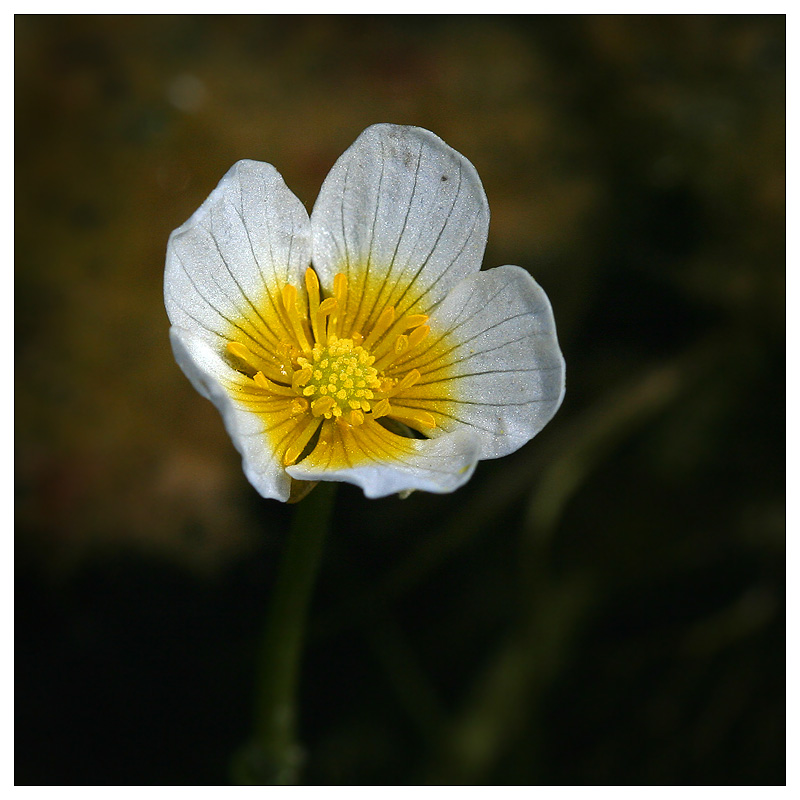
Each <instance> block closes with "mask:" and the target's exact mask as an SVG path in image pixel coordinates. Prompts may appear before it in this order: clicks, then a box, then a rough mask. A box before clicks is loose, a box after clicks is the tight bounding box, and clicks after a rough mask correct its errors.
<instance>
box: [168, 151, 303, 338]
mask: <svg viewBox="0 0 800 800" xmlns="http://www.w3.org/2000/svg"><path fill="white" fill-rule="evenodd" d="M310 256H311V240H310V223H309V219H308V214H307V213H306V210H305V208H304V207H303V204H302V203H301V202H300V201H299V200H298V199H297V198H296V197H295V196H294V195H293V194H292V193H291V192H290V191H289V189H288V188H287V186H286V184H285V183H284V181H283V178H281V176H280V175H279V173H278V171H277V170H276V169H275V167H273V166H272V165H271V164H265V163H262V162H260V161H238V162H237V163H236V164H234V165H233V167H231V169H230V170H228V172H227V173H226V175H225V177H223V179H222V180H221V181H220V182H219V185H218V186H217V188H216V189H214V191H213V192H212V193H211V194H210V195H209V196H208V198H207V199H206V200H205V202H204V203H203V205H201V206H200V208H199V209H198V210H197V211H196V212H195V213H194V214H193V215H192V216H191V218H190V219H189V220H188V221H187V222H186V223H184V224H183V225H181V227H180V228H177V229H176V230H174V231H173V232H172V235H171V236H170V239H169V244H168V246H167V265H166V271H165V275H164V298H165V302H166V307H167V314H168V315H169V318H170V321H171V322H172V324H173V325H178V326H180V327H182V328H185V329H186V330H190V331H192V332H194V333H196V334H198V335H202V336H204V337H205V338H209V339H213V338H215V337H216V336H221V337H223V338H225V333H226V331H230V329H231V326H236V327H238V326H240V325H241V324H242V321H243V320H244V321H248V320H251V321H252V329H253V330H254V331H256V333H255V334H252V335H256V336H260V335H262V334H263V332H264V328H265V323H264V322H263V320H261V319H260V315H259V313H258V309H259V307H260V306H262V304H263V303H265V302H269V299H268V297H269V296H275V297H277V295H276V294H275V293H276V292H277V291H279V284H282V283H284V282H287V281H288V282H291V283H294V284H295V285H296V286H302V275H303V273H304V272H305V269H306V268H307V267H308V265H309V263H310ZM245 324H246V322H245Z"/></svg>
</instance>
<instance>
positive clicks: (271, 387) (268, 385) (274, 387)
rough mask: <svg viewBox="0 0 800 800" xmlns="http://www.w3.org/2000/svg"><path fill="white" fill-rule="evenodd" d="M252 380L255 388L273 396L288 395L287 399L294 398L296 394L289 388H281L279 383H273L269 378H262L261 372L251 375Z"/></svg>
mask: <svg viewBox="0 0 800 800" xmlns="http://www.w3.org/2000/svg"><path fill="white" fill-rule="evenodd" d="M253 380H254V381H255V384H256V386H258V387H259V388H261V389H265V390H266V391H268V392H272V393H273V394H282V395H288V396H289V397H294V396H295V394H296V393H295V391H294V389H292V387H291V386H283V385H282V384H280V383H275V382H273V381H271V380H270V379H269V378H266V377H264V373H263V372H256V374H255V375H253Z"/></svg>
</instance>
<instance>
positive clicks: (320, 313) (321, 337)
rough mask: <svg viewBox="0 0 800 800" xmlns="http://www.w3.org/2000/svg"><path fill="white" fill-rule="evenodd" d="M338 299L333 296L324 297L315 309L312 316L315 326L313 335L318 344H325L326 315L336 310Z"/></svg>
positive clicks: (326, 338)
mask: <svg viewBox="0 0 800 800" xmlns="http://www.w3.org/2000/svg"><path fill="white" fill-rule="evenodd" d="M338 304H339V301H338V300H337V299H336V298H335V297H326V298H325V299H324V300H323V301H322V302H321V303H320V304H319V308H318V309H317V312H316V314H315V315H314V318H315V319H316V324H317V327H316V329H315V331H314V336H315V338H316V340H317V342H318V343H319V344H326V343H327V341H328V317H329V316H330V315H331V314H333V312H334V311H336V308H337V306H338Z"/></svg>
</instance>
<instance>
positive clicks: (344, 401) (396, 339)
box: [227, 268, 436, 465]
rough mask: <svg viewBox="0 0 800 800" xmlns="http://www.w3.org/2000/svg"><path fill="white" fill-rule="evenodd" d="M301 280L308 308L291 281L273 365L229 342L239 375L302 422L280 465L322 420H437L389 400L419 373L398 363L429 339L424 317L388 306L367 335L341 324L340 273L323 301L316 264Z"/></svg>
mask: <svg viewBox="0 0 800 800" xmlns="http://www.w3.org/2000/svg"><path fill="white" fill-rule="evenodd" d="M305 284H306V289H307V292H308V306H307V307H306V306H305V304H302V306H301V305H300V304H299V303H298V292H297V288H296V287H295V286H292V285H291V284H287V285H286V286H284V287H283V289H282V292H281V300H282V308H281V309H280V310H281V312H282V314H281V317H282V324H283V327H284V328H285V330H286V331H287V332H288V334H289V337H288V340H286V341H283V342H281V343H280V346H279V348H278V350H279V352H276V353H275V354H274V355H275V357H276V359H277V360H278V362H279V363H278V364H277V365H276V364H275V363H274V362H273V363H272V364H270V363H267V362H266V361H263V359H261V358H259V357H257V356H256V355H255V354H254V353H253V352H252V351H251V350H250V349H249V348H248V347H247V346H245V345H244V344H242V343H241V342H229V343H228V345H227V351H228V354H229V356H233V357H234V366H236V368H237V369H239V371H240V372H243V373H244V374H246V375H248V377H250V378H251V379H252V381H253V382H254V384H255V385H256V386H257V387H258V388H259V389H262V390H263V391H264V392H265V393H267V394H268V395H269V396H272V397H276V398H281V397H283V398H285V399H286V400H287V401H288V406H287V408H288V409H289V413H290V414H291V415H292V416H293V417H298V418H305V420H306V421H305V422H302V421H301V420H298V426H297V429H296V433H295V435H294V436H293V439H292V441H291V443H290V444H289V445H288V447H287V449H286V452H285V453H284V457H283V460H284V463H285V464H287V465H288V464H293V463H294V462H295V461H297V459H298V458H299V457H300V455H301V453H302V452H303V450H304V448H305V447H306V446H307V445H308V444H309V442H310V441H311V439H312V438H313V436H314V434H315V433H316V432H317V430H318V429H319V426H320V424H321V423H322V421H323V419H324V420H331V419H333V420H335V421H336V422H337V423H338V424H342V425H350V426H354V427H357V426H359V425H363V424H364V422H365V421H366V420H367V419H373V420H376V419H379V418H381V417H384V416H390V417H392V418H393V419H395V420H397V421H399V422H402V423H404V424H406V425H409V426H411V427H413V428H415V429H417V430H419V429H421V428H423V429H424V428H434V427H435V426H436V421H435V419H434V418H433V416H432V415H431V414H429V413H428V412H426V411H422V410H420V409H414V408H409V407H405V406H403V405H402V404H395V403H394V402H390V399H391V400H393V399H394V398H397V397H398V395H399V394H401V393H402V392H403V391H404V390H406V389H408V388H410V387H411V386H413V385H414V384H415V383H417V381H419V379H420V377H421V376H420V373H419V370H417V369H410V370H408V371H407V372H405V374H403V373H402V367H400V368H399V369H398V368H397V367H398V363H397V362H398V361H402V359H403V358H404V357H406V356H408V355H409V354H411V353H412V351H414V350H415V349H416V348H417V347H418V346H419V345H420V344H421V342H422V341H423V340H424V339H425V338H426V337H427V335H428V333H429V332H430V328H429V327H428V326H427V325H426V324H425V323H426V322H427V320H428V318H427V316H425V315H424V314H412V315H407V316H404V317H401V318H400V319H399V320H395V309H394V308H393V307H392V306H387V307H386V308H384V309H383V311H382V312H381V314H380V315H379V316H378V318H377V320H376V321H375V323H374V324H372V325H371V326H370V330H369V331H368V332H367V335H366V337H365V336H364V335H363V334H362V333H360V332H358V331H353V330H349V329H348V327H346V324H345V319H344V317H345V314H344V311H345V309H346V300H347V279H346V276H345V275H343V274H338V275H336V277H335V278H334V282H333V296H332V297H327V298H325V299H324V300H322V299H321V298H320V285H319V279H318V278H317V275H316V273H315V272H314V270H313V269H310V268H309V269H308V270H307V271H306V275H305ZM390 368H393V369H392V373H393V374H392V375H390V374H388V371H389V369H390ZM265 373H266V374H265Z"/></svg>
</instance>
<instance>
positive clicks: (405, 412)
mask: <svg viewBox="0 0 800 800" xmlns="http://www.w3.org/2000/svg"><path fill="white" fill-rule="evenodd" d="M389 416H390V417H391V418H392V419H396V420H398V421H399V422H402V423H404V424H406V425H408V427H409V428H414V429H415V430H417V429H419V428H435V427H436V420H435V418H434V416H433V414H430V413H429V412H427V411H423V410H422V409H420V408H406V407H405V406H395V405H393V406H392V409H391V411H390V412H389Z"/></svg>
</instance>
